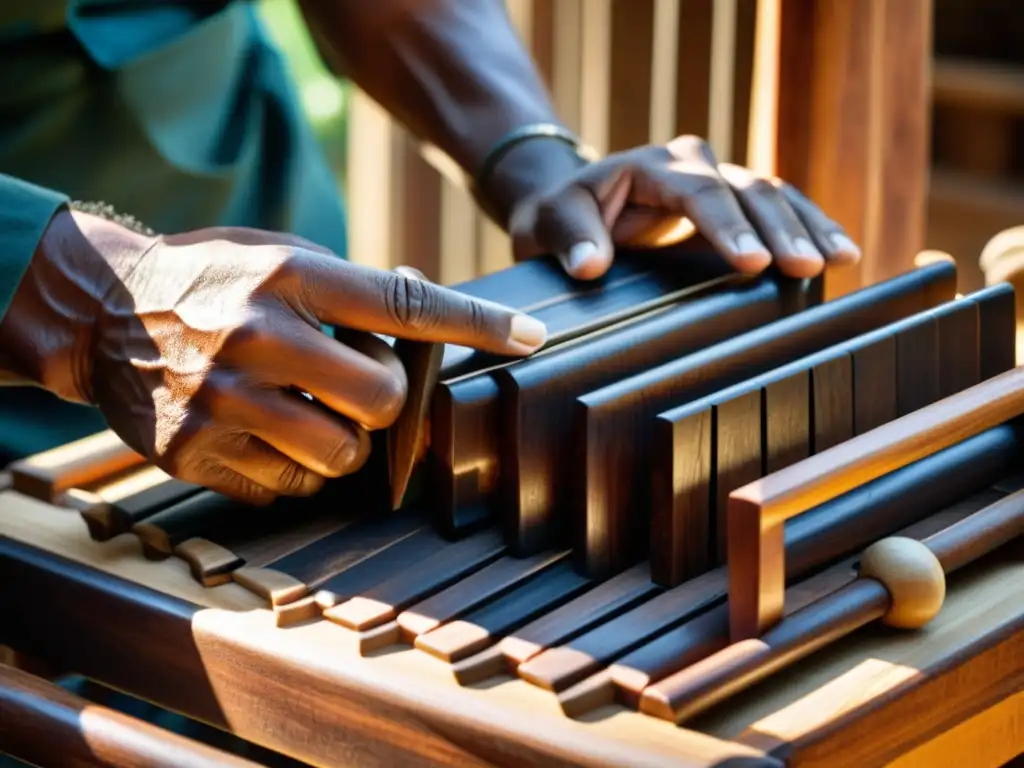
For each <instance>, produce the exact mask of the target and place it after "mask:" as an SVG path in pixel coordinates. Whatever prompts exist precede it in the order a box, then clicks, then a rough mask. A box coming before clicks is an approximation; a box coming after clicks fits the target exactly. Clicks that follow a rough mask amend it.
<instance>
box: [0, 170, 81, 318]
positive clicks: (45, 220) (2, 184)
mask: <svg viewBox="0 0 1024 768" xmlns="http://www.w3.org/2000/svg"><path fill="white" fill-rule="evenodd" d="M67 202H68V198H67V197H66V196H65V195H62V194H60V193H58V192H54V191H52V190H49V189H44V188H43V187H37V186H36V185H35V184H30V183H29V182H27V181H22V180H21V179H15V178H13V177H12V176H5V175H4V174H2V173H0V321H2V320H3V318H4V316H5V315H6V314H7V308H8V307H10V305H11V300H12V299H13V298H14V292H15V291H16V290H17V289H18V284H19V283H21V278H22V277H23V276H24V274H25V270H26V269H28V264H29V261H31V259H32V254H33V253H35V250H36V246H37V245H39V241H40V240H41V239H42V237H43V232H45V231H46V228H47V226H49V224H50V220H51V219H52V218H53V215H54V214H55V213H56V212H57V210H58V209H59V208H60V207H61V206H62V205H65V204H66V203H67Z"/></svg>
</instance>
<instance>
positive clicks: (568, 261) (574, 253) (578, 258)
mask: <svg viewBox="0 0 1024 768" xmlns="http://www.w3.org/2000/svg"><path fill="white" fill-rule="evenodd" d="M600 257H601V254H600V253H598V250H597V243H592V242H590V241H589V240H585V241H583V242H582V243H576V245H574V246H573V247H572V248H570V249H569V253H568V254H566V255H565V257H564V258H563V259H562V263H563V264H564V265H565V268H566V269H567V270H568V271H569V273H570V274H572V275H578V274H579V273H580V272H585V271H587V270H588V269H592V268H594V267H596V266H598V264H597V260H598V259H599V258H600Z"/></svg>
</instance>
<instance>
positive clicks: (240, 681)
mask: <svg viewBox="0 0 1024 768" xmlns="http://www.w3.org/2000/svg"><path fill="white" fill-rule="evenodd" d="M2 510H6V511H7V512H6V514H5V513H4V512H3V511H2ZM15 516H17V517H18V518H24V519H25V520H30V521H31V525H28V524H23V525H21V526H19V525H17V524H13V525H12V524H11V523H12V522H13V521H14V517H15ZM5 517H6V518H7V520H6V522H5V521H4V518H5ZM0 531H2V532H3V534H4V535H2V536H0V610H2V611H3V615H5V616H15V617H17V621H15V622H7V623H6V624H5V626H4V627H3V631H4V635H3V636H2V637H0V640H3V641H5V642H7V643H9V644H11V645H12V646H14V647H15V648H17V649H20V650H23V651H28V652H30V653H32V654H34V655H36V656H38V657H40V658H42V659H44V660H45V661H47V662H50V663H52V664H55V665H58V666H60V667H64V668H69V669H74V670H78V671H81V672H82V673H84V674H86V675H88V676H91V677H94V678H96V679H98V680H100V681H101V682H104V683H106V684H108V685H110V686H112V687H115V688H118V689H122V690H126V691H131V692H132V693H133V694H135V695H138V696H141V697H143V698H146V699H149V700H152V701H155V702H157V703H160V704H162V705H163V706H166V707H168V708H170V709H173V710H176V711H180V712H183V713H186V714H188V715H190V716H193V717H195V718H197V719H200V720H203V721H205V722H208V723H211V724H213V725H216V726H219V727H222V728H227V729H230V730H232V731H233V732H235V733H236V734H238V735H239V736H241V737H243V738H245V739H247V740H250V741H253V742H255V743H258V744H260V745H263V746H266V747H268V748H271V749H276V750H278V751H282V752H285V753H287V754H290V755H292V756H295V757H297V758H299V759H303V760H306V761H308V762H311V763H313V764H317V765H337V764H346V765H348V764H357V765H395V764H401V765H438V764H441V765H465V764H470V765H491V764H497V765H522V764H524V763H525V764H539V765H609V764H611V765H630V766H640V765H659V766H660V765H682V766H703V767H707V766H712V765H714V766H725V765H729V766H744V768H746V767H747V766H779V765H780V764H781V761H782V760H785V761H786V762H787V764H794V765H795V764H799V765H805V764H806V765H812V764H822V765H829V766H838V765H865V764H877V763H880V762H884V761H888V760H892V759H896V758H898V757H899V756H900V755H901V754H904V753H907V752H909V751H911V750H912V749H914V748H917V749H919V750H920V749H923V750H928V749H934V748H936V747H934V746H933V745H934V744H935V743H936V740H941V739H943V738H947V736H943V735H942V734H943V733H944V732H956V733H959V734H960V735H959V737H958V738H959V742H958V744H959V745H960V748H963V745H964V744H966V743H968V742H970V741H971V740H972V739H973V740H976V741H978V744H979V746H978V748H979V749H981V748H982V747H981V746H980V745H981V743H982V742H981V740H984V739H989V740H991V739H992V738H993V736H992V733H991V732H990V731H989V730H987V729H981V731H979V730H978V729H977V728H974V727H972V726H971V725H970V724H971V723H973V722H975V720H973V719H972V718H977V717H980V718H982V720H984V722H985V723H989V724H991V721H992V719H993V718H996V719H997V720H1000V721H1001V722H1002V721H1003V720H1005V719H1006V718H1009V719H1010V721H1014V722H1019V719H1020V718H1021V717H1024V694H1020V693H1019V691H1020V690H1021V689H1022V688H1024V665H1021V664H1020V662H1019V660H1020V659H1021V658H1022V656H1024V611H1022V610H1021V606H1020V601H1019V600H1017V601H1012V600H1011V599H1010V598H1006V599H1004V600H1003V601H1002V603H1001V606H1002V607H1001V608H1000V611H1001V612H1000V613H999V620H998V621H990V622H989V623H988V624H987V625H985V626H981V625H976V627H975V628H976V629H978V634H977V636H973V637H970V638H961V641H962V642H961V643H959V644H958V645H957V646H956V647H949V648H946V649H944V650H942V651H941V652H938V653H937V655H935V657H934V658H933V659H932V662H931V663H930V664H928V665H925V666H922V667H921V668H920V669H919V670H918V673H917V674H913V675H910V676H909V677H908V676H907V675H906V674H904V675H903V676H902V677H900V675H899V674H898V673H894V674H895V678H894V679H893V680H890V681H889V684H887V685H879V686H877V689H876V690H874V691H873V692H872V693H871V695H869V696H867V697H866V700H865V701H864V702H862V706H858V707H855V708H853V709H852V710H849V711H846V712H844V713H841V712H840V710H842V709H843V707H844V705H846V704H848V702H847V700H846V697H838V698H837V699H835V700H834V701H831V702H830V705H833V706H835V707H836V710H837V711H836V714H837V715H838V714H842V716H841V717H839V718H837V719H836V721H835V722H832V723H829V725H828V727H823V728H809V729H807V730H806V731H805V732H802V733H798V734H791V735H790V736H789V738H784V739H780V738H775V739H772V738H770V737H769V736H767V735H765V736H764V738H765V739H766V740H767V742H771V743H765V744H764V745H763V748H762V749H759V748H757V747H756V746H751V745H750V744H749V743H740V742H729V741H722V740H719V739H716V738H714V737H711V736H707V735H704V734H701V733H699V732H696V731H691V730H686V729H680V728H675V727H674V726H672V725H671V724H668V723H664V722H660V721H657V720H655V719H654V718H649V717H646V716H644V715H640V714H637V713H635V712H631V711H627V710H626V709H625V708H623V707H619V706H615V707H611V708H604V709H602V710H598V711H595V712H593V713H591V714H590V715H588V716H586V717H584V718H583V719H582V720H571V719H569V718H567V717H565V716H564V715H562V714H561V712H559V711H558V710H557V705H556V703H555V700H554V697H552V696H551V695H550V694H548V693H547V692H544V691H541V690H539V689H536V688H532V687H531V686H529V685H528V684H527V683H525V682H523V681H509V680H507V679H498V680H491V681H488V682H487V683H486V684H484V685H482V686H475V687H460V686H458V685H457V684H455V682H454V681H452V680H451V678H450V676H448V675H446V674H445V672H444V665H442V664H440V663H439V662H436V661H435V660H433V659H430V658H429V657H427V656H426V655H425V654H423V653H422V652H420V651H416V650H414V649H402V650H395V649H389V650H388V651H387V652H385V653H384V654H383V655H378V656H376V657H371V658H366V659H360V658H359V657H358V654H357V653H356V652H355V651H354V650H352V644H353V643H354V639H355V634H354V633H349V632H348V631H347V630H345V629H343V628H341V627H338V626H336V625H333V624H331V623H329V622H326V621H316V622H311V623H308V624H305V625H300V626H296V627H292V628H289V629H276V628H274V627H273V614H272V613H271V612H270V611H268V610H265V609H263V608H261V607H259V606H260V605H261V604H260V601H259V600H258V599H257V598H255V596H253V595H251V594H250V593H247V592H245V591H244V590H242V589H241V588H240V587H238V586H237V585H234V584H228V585H223V586H219V587H215V588H212V589H206V590H204V589H203V588H202V587H200V586H198V585H197V584H196V583H195V582H194V581H193V580H192V579H191V577H190V576H189V575H188V574H187V571H186V569H185V566H184V564H183V563H180V562H176V561H173V560H172V561H164V562H162V563H153V562H149V561H145V560H143V559H142V558H140V557H139V556H138V554H137V543H136V542H132V541H130V540H129V537H121V538H120V539H115V540H113V541H109V542H105V543H103V544H100V543H97V542H94V541H91V540H90V539H88V537H87V536H86V534H85V531H84V526H83V524H82V523H81V521H80V519H79V518H78V517H77V515H73V514H70V515H69V514H68V513H67V511H66V510H62V509H59V508H55V507H52V506H49V505H45V504H42V503H40V502H36V501H33V500H30V499H27V498H25V497H21V496H20V495H17V494H14V493H12V492H6V493H4V494H3V495H0ZM58 542H63V544H64V549H63V551H64V552H65V554H66V555H67V557H59V556H56V555H53V554H51V552H50V551H48V550H52V549H53V548H54V545H55V544H57V543H58ZM1017 561H1019V562H1014V563H1013V564H1012V565H1011V570H1010V571H1007V572H1006V574H1005V575H1006V577H1007V578H1018V579H1019V578H1020V577H1021V575H1022V574H1024V561H1020V559H1019V558H1017ZM118 574H120V575H118ZM1006 591H1007V590H1006V589H1005V579H1004V586H1003V588H1002V592H1003V593H1005V592H1006ZM98 617H102V620H99V619H98ZM69 638H74V641H73V642H69ZM892 642H899V640H893V641H892ZM904 642H907V641H904ZM909 642H910V643H913V642H915V640H914V639H913V638H911V639H910V640H909ZM127 649H131V652H130V653H129V652H127ZM883 677H884V676H883ZM833 682H834V681H833ZM875 682H876V684H877V680H876V681H875ZM936 696H940V697H942V700H943V706H942V707H934V706H932V705H933V704H934V701H935V700H936V699H935V697H936ZM819 706H820V702H819ZM1014 718H1016V720H1014ZM894 722H899V723H900V725H899V728H898V735H897V734H895V733H894V730H893V725H892V724H893V723H894ZM950 729H954V731H950ZM312 733H315V734H316V738H315V739H313V738H310V735H311V734H312ZM745 740H746V741H749V739H745ZM1017 746H1020V745H1017ZM1018 751H1019V750H1018ZM1010 756H1011V757H1012V756H1013V755H1012V754H1011V755H1010Z"/></svg>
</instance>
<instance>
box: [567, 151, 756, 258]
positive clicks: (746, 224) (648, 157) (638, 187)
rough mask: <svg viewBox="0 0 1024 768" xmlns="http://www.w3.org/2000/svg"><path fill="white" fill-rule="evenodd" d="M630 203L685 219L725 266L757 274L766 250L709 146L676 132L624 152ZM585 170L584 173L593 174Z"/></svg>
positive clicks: (591, 170) (592, 171)
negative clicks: (659, 142)
mask: <svg viewBox="0 0 1024 768" xmlns="http://www.w3.org/2000/svg"><path fill="white" fill-rule="evenodd" d="M628 161H629V168H630V175H631V184H632V191H631V193H630V202H631V203H633V204H635V205H640V206H644V207H647V208H657V209H660V210H662V211H664V212H665V213H666V214H669V215H675V216H680V217H683V216H685V217H686V218H688V219H689V220H690V221H691V222H692V223H693V225H694V226H695V227H696V228H697V229H698V230H699V231H700V233H701V234H702V235H704V237H705V238H707V240H708V241H709V242H710V243H711V245H712V246H713V247H714V248H715V250H716V251H717V252H718V253H719V254H721V256H722V258H724V259H725V260H726V261H727V262H728V263H729V264H730V265H732V266H733V267H734V268H735V269H737V270H738V271H740V272H747V273H757V272H760V271H762V270H764V269H765V268H766V267H767V266H768V265H769V264H770V263H771V254H770V252H769V250H768V248H767V247H766V246H765V244H764V242H763V241H762V240H761V239H760V237H759V236H758V234H757V231H756V229H755V227H754V225H753V224H752V223H751V222H750V221H749V220H748V219H747V216H746V215H745V213H744V211H743V209H742V207H741V206H740V203H739V201H738V200H737V199H736V196H735V195H734V194H733V191H732V189H730V187H729V185H728V184H727V183H726V181H725V179H723V178H722V176H721V175H720V174H719V172H718V169H717V165H718V163H717V160H716V159H715V157H714V154H713V153H712V152H711V149H710V147H708V145H707V144H706V143H705V142H704V141H702V140H701V139H699V138H698V137H695V136H681V137H679V138H677V139H674V140H673V141H671V142H669V143H668V144H667V145H665V146H664V147H644V148H642V149H640V150H637V151H636V152H635V153H632V154H631V155H630V156H629V160H628ZM594 172H596V171H594V170H593V169H587V170H586V171H584V174H586V173H594Z"/></svg>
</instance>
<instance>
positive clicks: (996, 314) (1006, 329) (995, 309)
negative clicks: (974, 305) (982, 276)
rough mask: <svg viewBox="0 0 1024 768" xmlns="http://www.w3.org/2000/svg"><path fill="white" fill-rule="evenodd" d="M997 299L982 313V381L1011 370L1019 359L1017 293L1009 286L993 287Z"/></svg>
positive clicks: (981, 309) (980, 320)
mask: <svg viewBox="0 0 1024 768" xmlns="http://www.w3.org/2000/svg"><path fill="white" fill-rule="evenodd" d="M992 288H993V289H996V290H998V291H999V293H998V298H996V299H995V300H994V301H993V302H992V303H991V304H989V305H986V306H983V307H981V308H980V309H979V315H978V324H979V330H978V334H979V336H980V338H981V359H980V360H979V366H980V369H981V370H980V371H979V373H980V380H981V381H984V380H985V379H991V378H992V377H993V376H997V375H999V374H1000V373H1003V372H1005V371H1008V370H1010V369H1011V368H1013V367H1014V365H1015V364H1016V359H1017V322H1016V310H1015V304H1014V302H1015V298H1014V297H1015V292H1014V290H1013V287H1012V286H1010V285H1009V284H1006V283H1004V284H1002V285H996V286H992Z"/></svg>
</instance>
